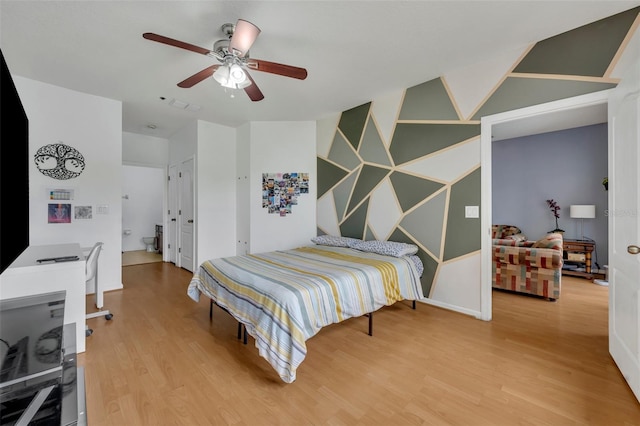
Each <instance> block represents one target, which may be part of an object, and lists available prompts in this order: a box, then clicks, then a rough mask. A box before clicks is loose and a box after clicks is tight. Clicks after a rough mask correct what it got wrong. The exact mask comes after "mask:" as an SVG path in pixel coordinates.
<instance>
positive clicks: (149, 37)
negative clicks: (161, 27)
mask: <svg viewBox="0 0 640 426" xmlns="http://www.w3.org/2000/svg"><path fill="white" fill-rule="evenodd" d="M142 37H144V38H146V39H147V40H152V41H157V42H158V43H164V44H168V45H169V46H174V47H179V48H181V49H186V50H190V51H192V52H196V53H200V54H201V55H207V56H208V55H210V54H211V53H212V52H211V50H209V49H205V48H204V47H198V46H195V45H193V44H189V43H185V42H184V41H180V40H175V39H172V38H169V37H165V36H161V35H158V34H154V33H144V34H142Z"/></svg>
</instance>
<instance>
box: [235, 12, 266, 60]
mask: <svg viewBox="0 0 640 426" xmlns="http://www.w3.org/2000/svg"><path fill="white" fill-rule="evenodd" d="M258 34H260V28H258V27H256V26H255V25H253V24H252V23H251V22H249V21H245V20H244V19H238V22H237V23H236V29H235V30H234V31H233V35H232V36H231V40H230V41H229V52H231V53H233V54H234V55H237V56H239V57H240V58H243V57H244V56H245V55H246V54H247V52H248V51H249V49H250V48H251V45H252V44H253V42H254V41H256V38H258Z"/></svg>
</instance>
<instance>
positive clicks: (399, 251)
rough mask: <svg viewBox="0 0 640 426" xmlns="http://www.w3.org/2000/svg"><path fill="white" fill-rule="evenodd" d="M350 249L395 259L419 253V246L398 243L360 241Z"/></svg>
mask: <svg viewBox="0 0 640 426" xmlns="http://www.w3.org/2000/svg"><path fill="white" fill-rule="evenodd" d="M350 247H351V248H353V249H356V250H360V251H366V252H369V253H378V254H383V255H386V256H393V257H402V256H409V255H412V254H416V253H417V252H418V246H416V245H414V244H406V243H398V242H395V241H378V240H372V241H359V242H357V243H354V244H352V245H351V246H350Z"/></svg>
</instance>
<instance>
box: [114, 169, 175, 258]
mask: <svg viewBox="0 0 640 426" xmlns="http://www.w3.org/2000/svg"><path fill="white" fill-rule="evenodd" d="M165 174H166V172H165V170H164V169H163V168H159V167H145V166H133V165H123V166H122V266H129V265H137V264H141V263H150V262H161V261H162V251H163V250H162V238H161V236H162V228H163V215H162V213H163V200H164V181H165Z"/></svg>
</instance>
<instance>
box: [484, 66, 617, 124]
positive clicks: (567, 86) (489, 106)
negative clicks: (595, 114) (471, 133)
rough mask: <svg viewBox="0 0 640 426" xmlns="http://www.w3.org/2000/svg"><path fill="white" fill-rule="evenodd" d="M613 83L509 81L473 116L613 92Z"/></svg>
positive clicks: (546, 79) (529, 79) (511, 78)
mask: <svg viewBox="0 0 640 426" xmlns="http://www.w3.org/2000/svg"><path fill="white" fill-rule="evenodd" d="M615 86H616V85H615V84H613V83H595V82H590V81H571V80H552V79H548V78H521V77H508V78H507V79H506V80H505V81H504V82H503V83H502V84H501V85H500V87H498V89H497V90H496V91H495V92H494V93H493V94H492V95H491V97H490V98H489V99H488V100H487V102H485V103H484V105H482V107H481V108H480V109H479V110H478V112H476V113H475V115H474V116H473V119H474V120H479V119H480V118H482V117H485V116H487V115H492V114H497V113H499V112H505V111H511V110H514V109H519V108H524V107H528V106H532V105H538V104H543V103H546V102H551V101H557V100H560V99H565V98H571V97H574V96H579V95H584V94H587V93H593V92H599V91H601V90H606V89H611V88H612V87H615Z"/></svg>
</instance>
